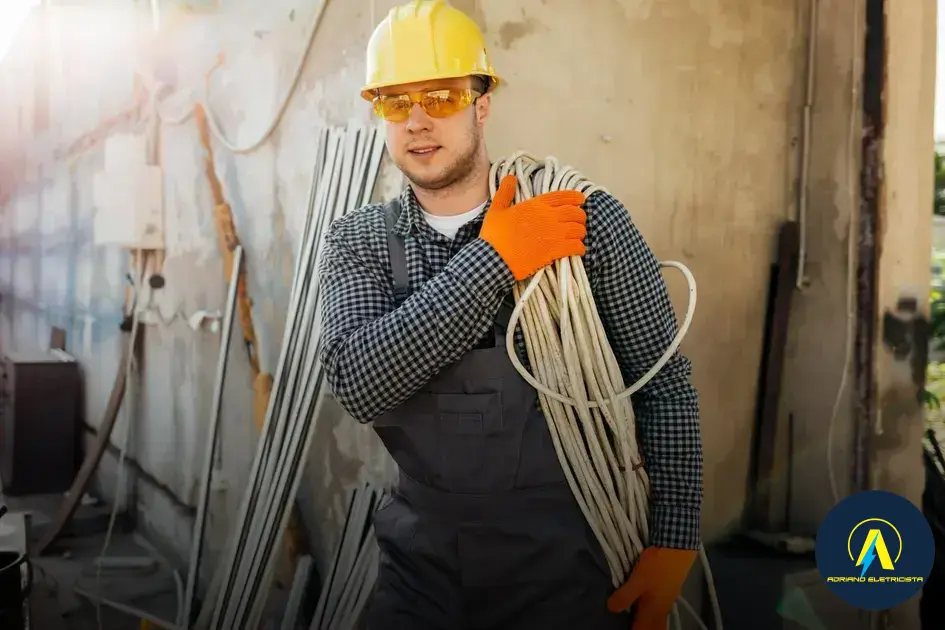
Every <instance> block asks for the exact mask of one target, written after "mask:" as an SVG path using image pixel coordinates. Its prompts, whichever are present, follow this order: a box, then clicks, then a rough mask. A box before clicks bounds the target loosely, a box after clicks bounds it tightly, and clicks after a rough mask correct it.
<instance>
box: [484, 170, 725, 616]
mask: <svg viewBox="0 0 945 630" xmlns="http://www.w3.org/2000/svg"><path fill="white" fill-rule="evenodd" d="M506 175H515V176H516V177H517V178H518V188H517V190H516V194H515V201H516V203H518V202H521V201H524V200H525V199H529V198H531V197H534V196H537V195H540V194H543V193H546V192H551V191H558V190H578V191H580V192H582V193H584V194H585V195H586V196H590V195H591V194H592V193H593V192H595V191H599V190H603V188H601V187H599V186H596V185H594V184H592V183H591V182H589V181H588V180H587V179H585V178H584V176H583V175H581V174H580V173H579V172H577V171H576V170H574V169H572V168H570V167H568V166H564V167H562V166H560V165H559V163H558V161H557V159H555V158H553V157H549V158H546V159H545V160H544V161H541V162H540V161H538V160H537V159H536V158H535V157H533V156H531V155H530V154H528V153H525V152H518V153H515V154H514V155H512V156H510V157H509V158H507V159H505V160H500V161H498V162H496V163H494V164H493V166H492V169H491V172H490V176H489V186H490V190H491V193H492V195H495V192H496V191H497V189H498V187H499V184H500V183H501V180H502V179H503V178H504V177H505V176H506ZM660 265H661V266H662V267H671V268H674V269H677V270H679V271H680V272H681V273H682V274H683V275H684V276H685V277H686V281H687V282H688V284H689V306H688V308H687V310H686V317H685V319H684V321H683V324H682V326H681V327H680V329H679V332H678V333H677V334H676V336H675V337H674V339H673V340H672V342H671V344H670V347H669V348H667V350H666V351H665V352H664V353H663V355H662V356H661V357H660V359H659V360H658V361H657V362H656V364H655V365H654V366H653V367H652V368H651V369H650V370H649V371H648V372H647V373H646V374H645V375H644V376H643V377H642V378H641V379H639V380H638V381H637V382H636V383H634V384H633V385H631V386H630V387H629V388H628V387H625V386H624V382H623V377H622V374H621V371H620V366H619V364H618V362H617V359H616V356H615V355H614V353H613V350H612V349H611V347H610V345H609V344H608V342H607V335H606V331H605V330H604V327H603V323H602V322H601V320H600V317H599V315H598V313H597V308H596V306H595V304H594V300H593V295H592V292H591V289H590V284H589V281H588V278H587V276H586V274H585V272H584V265H583V263H582V261H581V258H580V257H572V258H569V259H563V260H559V261H557V262H556V263H555V264H554V265H553V266H548V267H545V268H544V269H541V270H539V271H538V272H537V273H536V274H535V275H534V276H532V277H531V279H530V280H528V281H526V282H522V283H519V284H518V285H516V286H515V288H514V294H515V297H516V304H515V308H514V309H513V311H512V315H511V317H510V320H509V324H508V335H507V336H506V349H507V351H508V355H509V359H510V360H511V361H512V364H513V366H515V369H516V370H517V371H518V372H519V374H521V375H522V378H524V379H525V380H526V381H527V382H528V383H529V384H530V385H532V386H533V387H534V388H535V389H536V390H537V391H538V392H539V402H540V404H541V408H542V411H543V412H544V415H545V419H546V421H547V423H548V429H549V432H550V434H551V438H552V442H553V443H554V447H555V451H556V452H557V455H558V459H559V461H560V462H561V467H562V470H563V472H564V475H565V478H566V479H567V482H568V485H569V486H570V487H571V491H572V492H573V494H574V497H575V499H576V501H577V503H578V506H579V507H580V509H581V511H582V513H583V514H584V517H585V519H586V520H587V522H588V525H589V526H590V528H591V530H592V531H593V532H594V535H595V537H596V538H597V540H598V542H599V543H600V546H601V548H602V550H603V552H604V555H605V556H606V557H607V562H608V565H609V566H610V571H611V579H612V581H613V584H614V586H615V587H619V586H620V585H621V584H623V583H624V582H625V580H626V579H627V577H628V575H629V574H630V571H631V569H632V567H633V566H634V564H635V563H636V561H637V559H638V558H639V556H640V554H641V553H642V551H643V549H644V548H645V547H646V545H647V541H648V538H649V527H648V522H647V521H648V518H649V479H648V477H647V474H646V471H645V469H644V467H643V461H642V454H641V452H640V448H639V445H638V443H637V440H636V426H635V418H634V414H633V407H632V405H631V403H630V400H629V397H630V395H631V394H633V393H634V392H636V391H639V389H640V388H641V387H643V386H644V385H645V384H646V383H647V382H648V381H649V380H650V379H652V378H653V376H654V375H655V374H656V373H657V372H658V371H659V370H660V368H662V367H663V365H665V364H666V362H667V361H669V359H670V358H672V357H673V356H674V355H675V353H676V351H677V349H678V347H679V344H680V343H681V342H682V339H683V337H684V336H685V334H686V332H687V331H688V330H689V326H690V325H691V323H692V316H693V313H694V311H695V303H696V284H695V279H694V278H693V276H692V274H691V273H690V272H689V269H688V268H686V266H685V265H683V264H682V263H678V262H674V261H671V262H662V263H660ZM520 319H521V320H522V333H523V336H524V338H525V347H526V353H527V355H528V360H529V363H530V364H531V366H532V368H533V369H534V370H535V372H536V375H537V378H536V376H533V375H532V374H530V373H529V372H528V370H526V369H525V367H524V366H523V365H522V363H521V361H520V360H519V358H518V355H517V353H516V350H515V334H514V333H515V329H516V326H517V325H518V323H519V320H520ZM552 388H557V389H552ZM699 559H700V561H701V563H702V564H703V566H704V569H705V578H706V581H707V582H708V583H709V593H710V598H711V599H712V609H713V613H714V617H715V628H716V630H722V618H721V612H720V608H719V605H718V601H717V599H718V597H717V593H716V590H715V584H714V580H713V577H712V572H711V570H710V568H709V566H708V558H707V556H706V554H705V551H704V549H703V548H702V547H701V546H700V549H699ZM680 602H681V603H682V604H683V607H684V608H686V610H688V611H689V612H690V613H692V614H693V616H694V617H695V618H696V619H697V620H699V623H700V624H702V621H701V619H699V616H698V615H697V614H695V611H694V610H692V607H691V606H689V605H688V604H687V603H686V602H685V600H683V599H682V598H680ZM673 618H674V619H676V620H677V622H678V611H677V610H674V614H673ZM702 627H705V626H704V625H703V626H702Z"/></svg>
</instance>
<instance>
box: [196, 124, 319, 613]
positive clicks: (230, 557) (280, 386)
mask: <svg viewBox="0 0 945 630" xmlns="http://www.w3.org/2000/svg"><path fill="white" fill-rule="evenodd" d="M326 135H328V138H327V143H326V144H327V149H326V154H325V159H324V163H323V168H324V172H323V173H322V176H321V177H319V178H316V177H313V181H312V186H313V188H314V189H317V190H316V191H315V194H314V195H312V196H311V197H310V202H311V205H310V206H309V208H308V211H309V216H310V218H309V219H308V220H307V221H306V226H307V227H309V228H311V227H312V226H313V222H314V226H315V227H316V229H312V230H307V231H306V232H305V233H304V235H303V243H302V246H301V247H300V249H299V259H298V261H297V265H296V276H295V278H294V281H293V291H292V293H291V297H290V304H289V314H288V318H287V319H288V322H289V325H288V326H286V329H285V332H284V334H283V339H282V348H281V350H280V357H279V363H278V366H277V371H276V375H275V381H274V382H275V391H274V392H273V398H272V400H271V402H270V406H269V409H268V410H267V413H266V422H265V424H264V427H263V434H262V435H261V436H260V440H259V445H258V446H257V451H256V456H255V458H254V459H253V468H252V470H251V472H250V478H249V484H248V486H247V491H246V493H245V495H244V497H243V501H242V505H241V507H240V515H239V517H238V519H237V524H238V525H237V527H236V528H235V529H234V531H233V533H232V538H231V539H232V541H233V543H232V545H231V547H230V548H229V549H228V553H227V556H226V559H225V560H224V562H223V563H221V574H222V575H221V578H220V582H221V584H220V588H219V593H218V596H217V597H216V601H215V603H214V606H213V608H212V611H213V612H212V613H209V612H208V614H207V617H209V621H208V623H207V624H206V625H205V624H198V628H204V627H214V628H215V627H217V624H218V623H219V621H220V616H221V615H222V614H223V611H224V609H225V607H226V606H227V605H228V603H229V598H230V594H231V592H232V589H233V586H234V584H233V581H234V579H235V578H236V576H235V569H236V567H237V566H238V563H239V561H240V558H241V556H242V549H243V547H244V545H245V542H246V538H247V536H248V534H249V532H248V531H246V530H247V525H248V522H247V520H248V516H249V514H250V513H252V512H253V511H254V508H255V505H256V500H257V495H258V493H259V491H260V489H259V486H260V476H261V475H262V474H263V473H264V467H265V463H266V460H267V459H268V452H267V450H268V448H269V447H270V445H271V441H272V439H273V437H274V433H275V432H276V428H277V427H276V424H277V423H278V419H279V416H280V413H279V411H280V410H279V408H280V407H281V400H282V398H283V397H284V395H285V388H286V381H287V379H286V371H287V370H288V369H289V368H290V367H291V366H289V363H290V361H289V358H290V357H291V356H292V355H293V354H294V350H295V344H296V341H297V338H298V335H297V334H296V333H297V330H298V326H299V321H298V320H299V316H300V314H301V313H300V309H299V305H300V303H301V300H302V293H303V290H304V288H305V287H304V282H303V276H304V274H303V272H304V270H305V269H306V268H307V267H308V266H309V264H310V260H311V257H312V255H313V251H314V250H315V249H316V238H317V236H318V235H317V232H318V229H317V228H318V226H319V225H320V224H321V217H320V214H321V213H318V214H316V215H315V216H314V217H313V216H312V215H313V213H314V212H315V211H316V209H318V208H320V207H323V206H324V202H325V199H326V195H327V192H326V188H327V187H326V185H325V180H326V177H325V175H328V177H327V179H329V180H330V178H331V175H332V173H333V171H334V165H335V161H336V160H335V155H336V153H337V142H335V141H333V139H332V138H331V136H330V134H326ZM202 617H203V615H202Z"/></svg>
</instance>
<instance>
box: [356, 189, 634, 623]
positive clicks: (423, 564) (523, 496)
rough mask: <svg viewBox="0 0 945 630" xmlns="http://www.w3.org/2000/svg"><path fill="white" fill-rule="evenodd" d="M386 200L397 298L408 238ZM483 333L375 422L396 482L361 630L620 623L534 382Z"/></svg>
mask: <svg viewBox="0 0 945 630" xmlns="http://www.w3.org/2000/svg"><path fill="white" fill-rule="evenodd" d="M399 212H400V204H399V203H397V202H392V203H390V204H388V208H387V228H388V235H389V236H388V247H389V250H390V259H391V267H392V270H393V278H394V289H395V291H394V295H395V302H396V305H395V306H399V305H400V303H402V301H403V300H404V299H405V298H406V295H407V287H408V278H407V265H406V246H405V242H404V241H403V239H402V237H400V236H399V235H396V234H394V233H393V231H392V227H393V225H394V223H395V222H396V219H397V215H398V214H399ZM510 313H511V309H510V307H509V305H508V303H507V302H506V303H505V304H504V305H503V309H501V310H500V315H499V317H497V322H496V325H495V327H494V330H495V339H494V343H492V344H489V345H490V346H491V347H485V348H482V347H480V348H479V349H474V350H471V351H469V352H468V353H466V354H465V355H464V356H463V358H462V359H461V360H459V361H458V362H457V363H455V364H453V365H451V366H449V367H447V368H445V369H444V370H442V371H441V372H440V373H439V374H438V375H437V376H436V377H434V378H433V379H432V380H431V381H430V382H429V383H427V385H426V386H425V387H423V388H422V389H421V390H420V391H418V392H417V393H416V394H414V395H413V396H412V397H411V398H409V399H408V400H407V401H406V402H404V403H403V404H402V405H400V406H399V407H398V408H396V409H394V410H392V411H390V412H388V413H386V414H384V415H382V416H380V417H378V418H377V419H375V421H374V429H375V430H376V431H377V434H378V436H379V437H380V438H381V440H382V441H383V442H384V445H385V446H386V447H387V449H388V451H389V452H390V453H391V456H392V457H393V458H394V460H395V461H396V462H397V465H398V467H399V469H400V482H399V487H398V489H397V491H396V492H394V493H393V494H392V495H391V496H390V498H389V499H387V501H386V502H385V503H383V504H382V505H381V506H380V507H379V509H378V511H377V512H376V514H375V516H374V526H375V532H376V536H377V542H378V545H379V547H380V550H381V561H380V570H379V573H378V578H377V582H376V585H375V590H374V593H373V596H372V600H371V602H370V604H369V606H368V610H367V613H366V618H367V627H368V629H369V630H532V629H535V630H611V629H612V630H618V629H619V630H627V628H629V626H630V617H629V616H626V615H614V614H612V613H610V612H608V611H607V608H606V601H607V598H608V596H609V595H610V594H611V593H612V592H613V590H614V589H613V585H612V584H611V581H610V571H609V569H608V567H607V562H606V559H605V557H604V554H603V552H602V551H601V549H600V546H599V544H598V543H597V541H596V539H595V538H594V536H593V533H592V532H591V530H590V527H589V526H588V525H587V523H586V521H585V520H584V516H583V514H582V513H581V511H580V509H579V508H578V505H577V502H576V501H575V499H574V497H573V495H572V494H571V490H570V488H569V487H568V485H567V482H566V480H565V477H564V473H563V472H562V470H561V465H560V463H559V462H558V458H557V455H556V454H555V450H554V446H553V443H552V441H551V436H550V434H549V431H548V427H547V424H546V422H545V418H544V416H543V414H542V413H541V411H540V409H539V408H538V405H537V404H536V396H537V393H536V391H535V390H534V389H533V388H532V387H531V386H530V385H528V383H526V382H525V380H524V379H522V377H521V376H520V375H519V374H518V372H516V371H515V368H514V367H513V366H512V363H511V361H510V360H509V358H508V355H507V354H506V349H505V332H506V325H507V323H508V315H509V314H510Z"/></svg>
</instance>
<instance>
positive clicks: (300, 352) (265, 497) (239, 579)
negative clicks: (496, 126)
mask: <svg viewBox="0 0 945 630" xmlns="http://www.w3.org/2000/svg"><path fill="white" fill-rule="evenodd" d="M338 157H341V158H343V156H338ZM336 164H337V161H336ZM342 164H343V162H342ZM342 174H343V170H342ZM328 184H329V187H331V185H332V184H334V178H332V179H330V180H329V181H328ZM336 199H337V197H336ZM312 253H314V254H315V255H316V256H317V254H318V251H317V250H316V251H315V252H308V254H310V255H311V254H312ZM313 257H315V256H310V257H309V259H311V258H313ZM316 272H317V269H316V265H309V266H308V268H306V269H303V271H302V279H303V283H302V284H301V285H300V291H299V293H300V298H301V299H302V300H304V302H303V304H304V305H303V307H302V316H301V321H302V329H301V330H300V331H294V334H293V341H294V342H295V343H294V344H293V345H294V346H295V347H294V348H293V350H294V351H293V353H292V356H291V358H290V368H289V377H288V387H289V388H291V392H292V394H293V395H292V396H290V397H288V400H280V403H281V404H280V409H279V417H278V422H277V423H276V426H277V428H276V435H275V438H274V440H273V443H272V444H271V445H267V446H268V448H267V449H266V453H265V457H264V462H265V465H264V468H263V479H264V483H263V484H261V488H260V491H259V493H258V495H257V497H258V499H257V500H258V502H259V504H261V505H262V506H264V509H263V510H262V517H263V518H262V519H251V521H250V526H249V532H248V535H247V542H249V544H248V545H247V547H248V548H249V550H250V551H249V552H248V553H250V554H251V555H250V557H249V562H245V561H244V562H240V564H239V565H238V567H237V568H236V572H235V576H234V578H235V579H234V580H233V586H234V588H235V595H236V613H238V611H239V609H240V607H241V606H242V605H243V604H244V603H245V600H246V599H247V595H249V594H248V593H246V590H247V588H249V587H250V584H251V583H252V581H253V580H252V573H253V570H254V568H255V564H256V559H257V557H258V552H259V548H260V545H261V543H262V542H263V538H262V536H263V532H264V531H265V530H266V529H267V528H266V526H267V524H268V520H269V519H270V518H272V517H273V512H272V510H271V509H268V505H269V504H270V503H271V498H272V492H273V491H274V487H273V481H274V480H275V478H276V476H277V474H278V473H279V470H280V468H282V467H283V462H282V459H283V456H284V453H283V452H284V450H285V447H286V440H287V438H288V435H289V432H290V431H291V430H292V429H294V427H291V428H290V425H292V424H297V423H292V422H291V420H292V418H293V417H297V415H296V413H293V412H294V411H297V410H296V409H295V408H294V407H297V405H298V402H297V400H298V397H297V396H296V395H295V394H296V393H297V391H298V388H299V382H300V380H301V379H303V378H305V377H306V376H307V375H306V374H305V371H304V370H303V368H304V367H307V366H308V365H311V363H312V361H313V360H314V357H312V356H311V354H312V352H311V349H313V348H314V344H313V343H312V334H311V332H312V327H313V325H314V321H315V318H316V316H317V313H316V309H315V308H314V306H315V299H313V298H314V297H315V291H314V289H313V287H314V286H315V285H316V284H317V277H316ZM293 401H296V404H295V405H292V403H293ZM222 621H223V622H224V627H227V628H229V627H231V626H232V620H230V619H229V618H228V617H226V616H224V617H223V619H222Z"/></svg>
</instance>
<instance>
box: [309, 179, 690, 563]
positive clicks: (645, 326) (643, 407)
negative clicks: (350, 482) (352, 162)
mask: <svg viewBox="0 0 945 630" xmlns="http://www.w3.org/2000/svg"><path fill="white" fill-rule="evenodd" d="M400 199H401V204H402V208H403V209H402V212H401V214H400V217H399V219H398V221H397V223H396V224H395V226H394V230H395V231H396V232H397V233H399V234H400V235H402V236H403V237H404V238H405V240H406V249H407V252H406V257H407V270H408V277H409V295H410V297H409V298H408V299H407V300H406V301H405V302H404V303H403V304H402V305H401V306H400V307H399V308H396V309H395V307H394V291H393V278H392V273H391V265H390V259H389V256H388V249H387V232H386V225H385V216H384V215H385V212H386V210H385V205H384V204H372V205H368V206H364V207H362V208H360V209H358V210H356V211H354V212H352V213H350V214H348V215H346V216H344V217H342V218H340V219H338V220H336V221H335V222H334V223H333V224H332V225H331V227H330V228H329V233H328V235H327V237H326V244H325V251H324V252H323V254H322V256H323V258H322V262H321V265H320V267H319V275H320V285H321V287H320V289H321V299H322V311H321V316H322V330H321V335H322V339H321V343H322V348H321V355H320V357H321V361H322V364H323V366H324V368H325V370H326V373H327V380H328V383H329V386H330V388H331V390H332V393H333V394H334V396H335V398H336V399H337V401H338V402H339V403H340V404H341V406H342V407H343V408H344V409H345V410H346V411H347V412H348V413H349V414H350V415H351V416H353V417H354V418H355V419H357V420H358V421H360V422H370V421H371V420H372V419H374V418H376V417H378V416H380V415H381V414H383V413H385V412H387V411H389V410H391V409H394V408H395V407H397V406H398V405H399V404H401V403H402V402H404V401H405V400H406V399H407V398H409V397H410V396H411V395H413V394H414V393H415V392H417V391H418V390H419V389H420V388H422V387H423V386H424V385H425V384H426V383H427V382H428V381H429V380H430V379H432V378H433V377H434V376H435V375H436V374H437V373H438V372H439V371H440V370H441V369H443V368H444V367H446V366H448V365H450V364H452V363H454V362H456V361H458V360H459V359H460V358H461V357H462V356H463V355H464V354H465V353H466V352H467V351H468V350H470V349H471V348H473V347H474V346H476V345H477V343H478V342H479V341H480V340H482V339H483V338H484V337H486V336H487V335H489V334H490V333H491V330H492V327H493V324H494V321H495V317H496V313H497V311H498V308H499V305H500V303H501V301H502V299H503V297H504V296H505V295H506V294H507V293H508V292H509V291H510V290H511V288H512V286H513V284H514V279H513V277H512V274H511V272H510V271H509V269H508V267H507V266H506V265H505V263H504V262H503V261H502V259H501V258H500V257H499V255H498V253H496V251H495V249H493V248H492V246H491V245H489V244H488V243H487V242H485V241H484V240H482V239H480V238H478V235H479V228H480V226H481V225H482V217H483V215H484V214H485V212H483V214H481V215H480V216H479V217H478V218H477V219H475V220H473V221H471V222H469V223H467V224H466V225H464V226H463V227H462V228H460V230H459V232H458V233H457V234H456V237H455V238H454V239H449V238H447V237H445V236H443V235H442V234H440V233H438V232H436V231H435V230H434V229H433V228H431V227H430V226H429V224H427V222H426V221H425V220H424V219H423V215H422V214H421V210H420V204H419V203H418V202H417V199H416V197H415V196H414V194H413V191H412V190H411V189H410V187H409V186H406V187H405V188H404V190H403V192H402V194H401V198H400ZM487 209H488V208H487ZM584 209H585V210H586V212H587V237H586V239H585V245H586V248H587V253H586V254H585V256H584V266H585V269H586V271H587V275H588V278H589V280H590V283H591V289H592V291H593V295H594V301H595V303H596V304H597V309H598V311H599V313H600V317H601V320H602V322H603V324H604V328H605V329H606V331H607V334H608V339H609V341H610V344H611V346H612V348H613V350H614V353H615V355H616V357H617V360H618V362H619V363H620V367H621V371H622V372H623V378H624V381H625V382H626V383H627V384H628V385H629V384H631V383H634V382H636V381H637V380H638V379H639V378H640V377H641V376H643V374H645V373H646V372H647V371H648V370H649V369H650V367H651V366H652V365H653V364H654V363H656V361H657V360H658V359H659V358H660V356H661V355H662V354H663V352H665V349H666V348H667V347H668V346H669V344H670V343H671V342H672V340H673V337H674V336H675V334H676V331H677V322H676V316H675V313H674V312H673V308H672V303H671V302H670V300H669V296H668V294H667V291H666V285H665V283H664V281H663V278H662V275H661V272H660V267H659V263H658V261H657V260H656V258H655V257H654V255H653V253H652V252H651V251H650V248H649V247H648V246H647V244H646V242H645V241H644V240H643V237H642V236H641V234H640V232H639V231H638V230H637V229H636V227H635V226H634V224H633V223H632V221H631V220H630V215H629V213H628V212H627V210H626V208H624V207H623V205H622V204H621V203H620V202H619V201H617V200H616V199H615V198H614V197H612V196H610V195H609V194H607V193H606V192H602V191H598V192H595V193H593V194H591V195H590V196H589V197H588V199H587V201H586V203H585V205H584ZM516 341H517V344H516V345H517V348H518V354H519V356H520V358H521V359H522V362H523V364H525V365H528V363H527V357H526V353H525V346H524V342H523V339H522V334H521V330H519V331H517V332H516ZM690 373H691V365H690V363H689V360H688V359H686V358H685V357H684V356H682V355H681V354H678V353H677V354H676V356H675V357H674V358H673V359H671V360H670V361H669V362H668V363H667V364H666V365H665V366H664V367H663V368H662V369H661V370H660V371H659V373H658V374H657V375H656V376H655V377H654V378H653V379H652V380H651V381H650V382H649V383H648V384H647V385H646V386H645V387H643V388H642V389H641V390H640V391H639V392H637V393H636V394H634V395H633V397H632V402H633V407H634V410H635V412H636V415H637V423H638V427H639V439H640V445H641V448H642V451H643V455H644V457H645V461H646V470H647V473H648V475H649V478H650V482H651V500H650V503H651V518H650V544H651V545H653V546H660V547H674V548H682V549H696V548H698V547H699V544H700V533H699V527H700V522H699V521H700V519H699V516H700V511H701V505H702V466H703V463H702V442H701V435H700V428H699V401H698V396H697V394H696V391H695V389H694V388H693V387H692V385H691V384H690V378H689V377H690Z"/></svg>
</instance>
